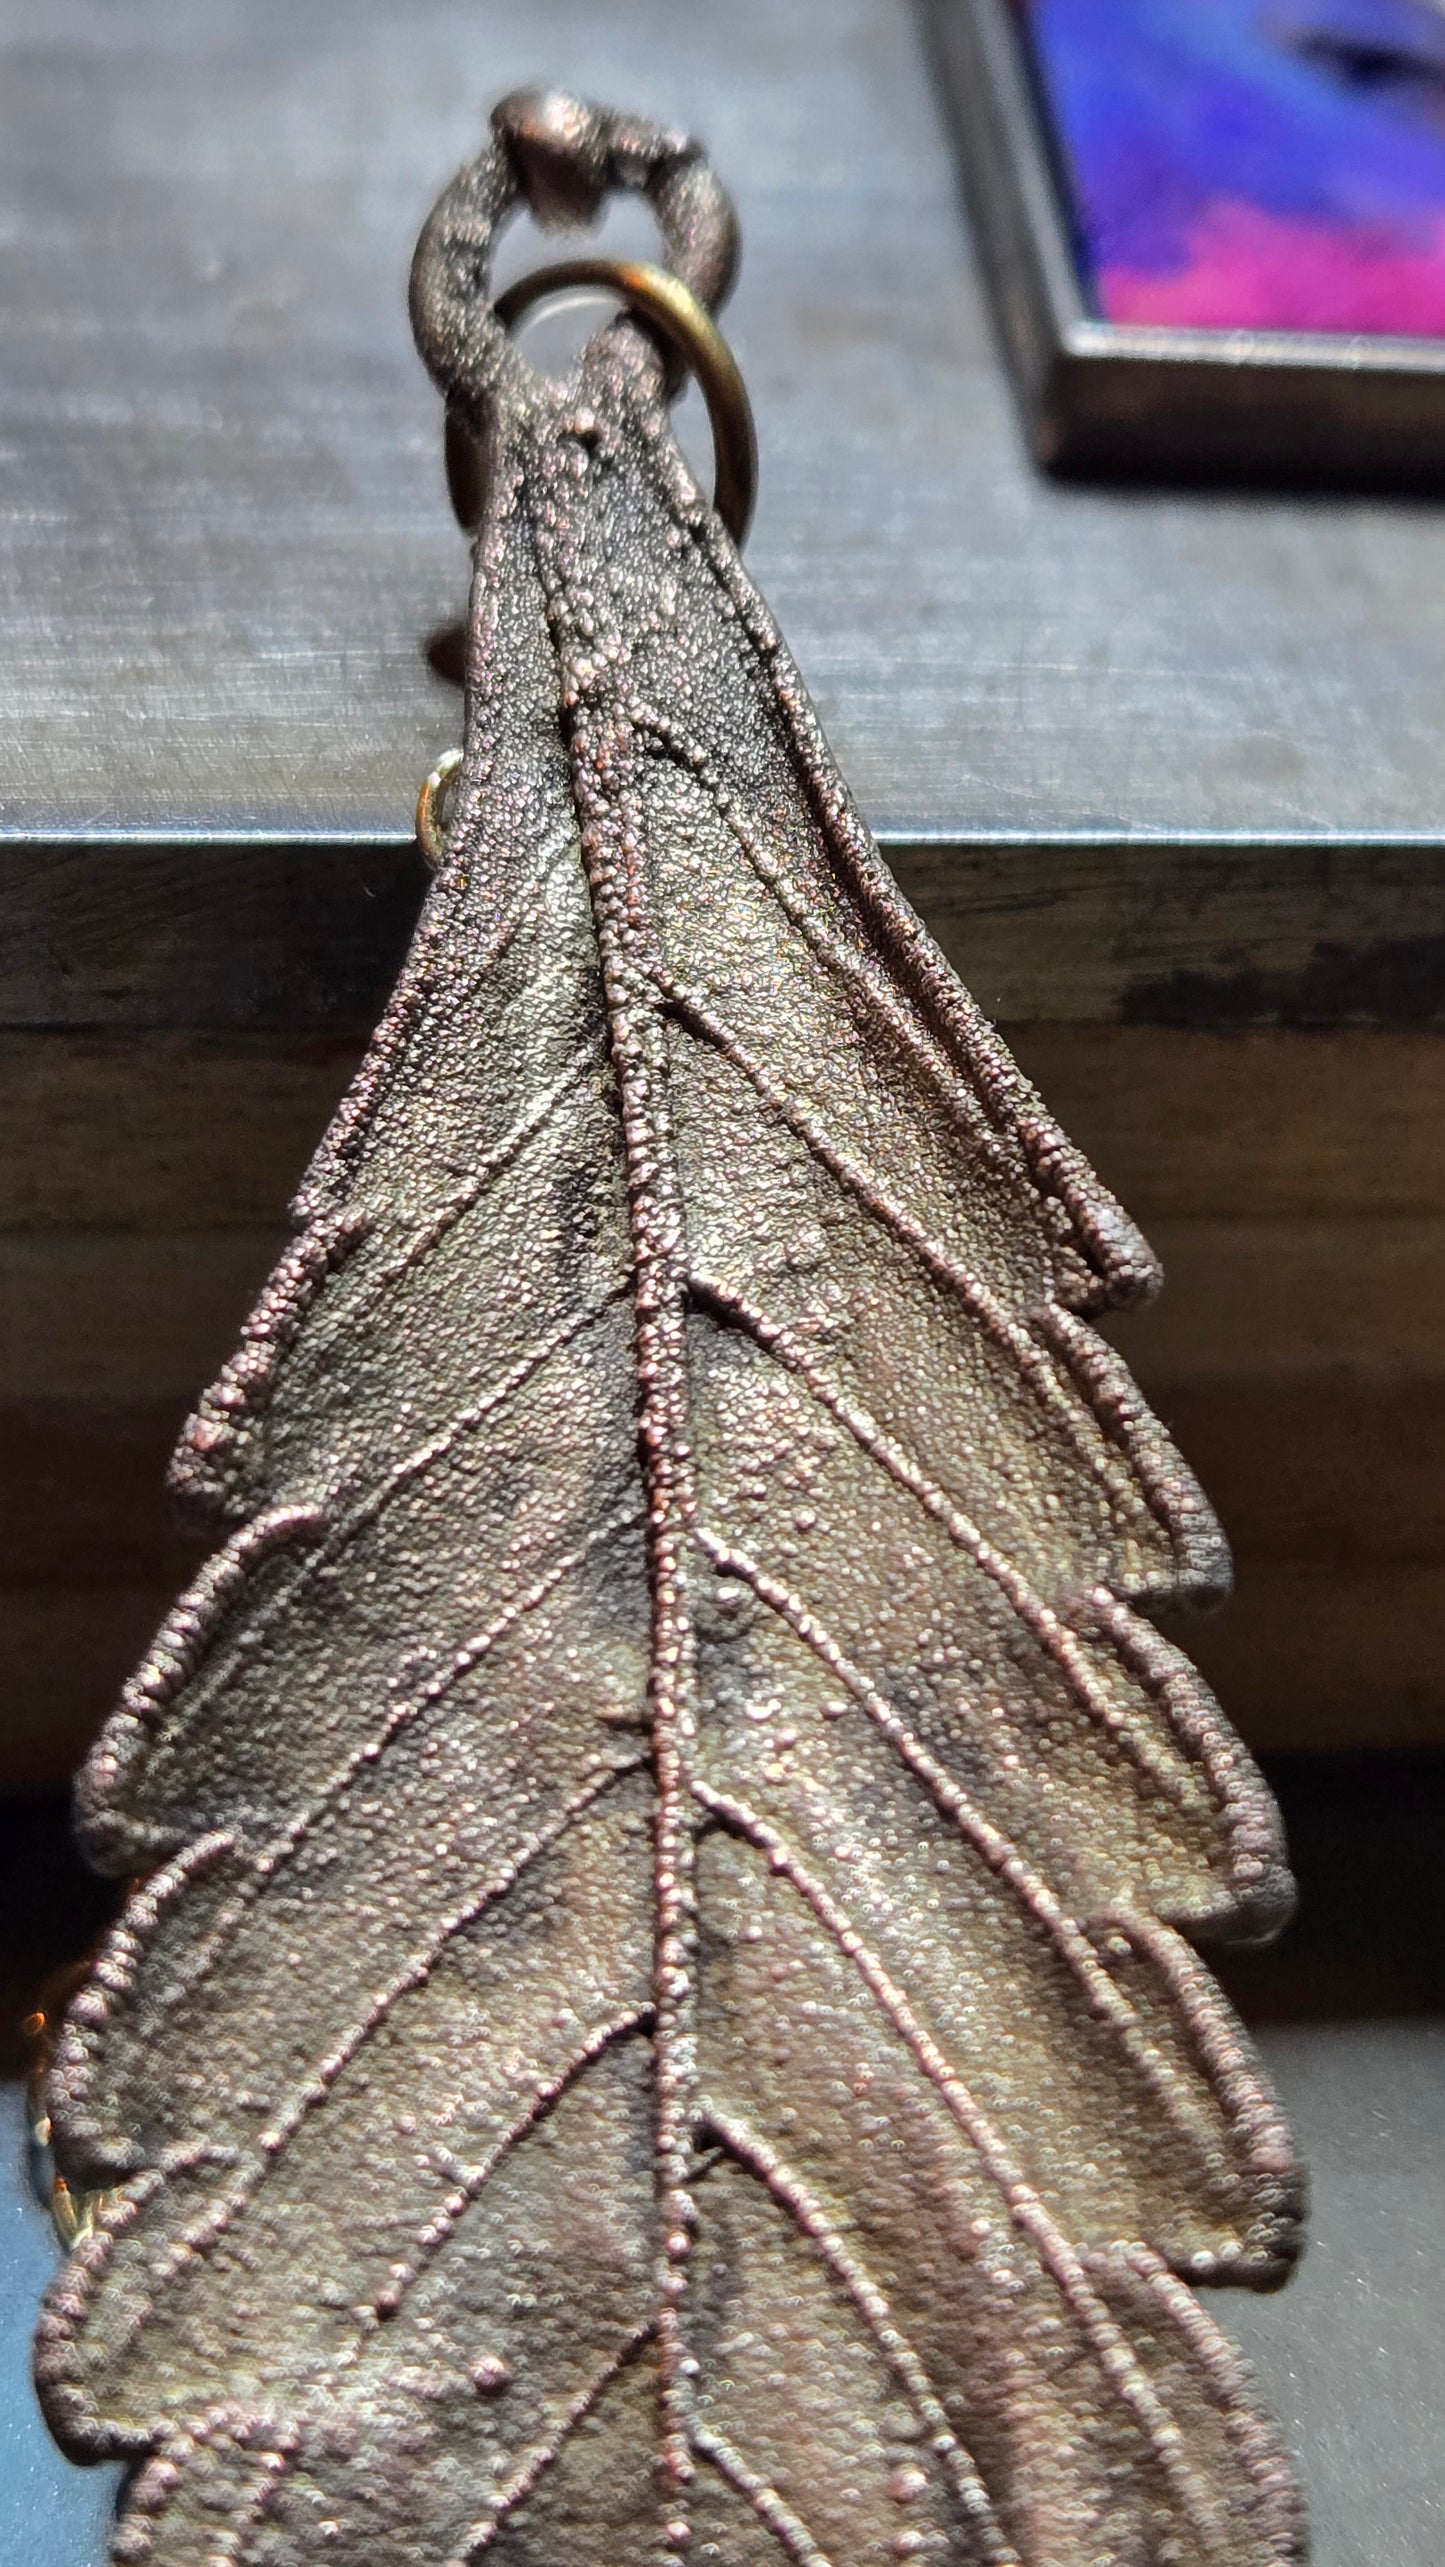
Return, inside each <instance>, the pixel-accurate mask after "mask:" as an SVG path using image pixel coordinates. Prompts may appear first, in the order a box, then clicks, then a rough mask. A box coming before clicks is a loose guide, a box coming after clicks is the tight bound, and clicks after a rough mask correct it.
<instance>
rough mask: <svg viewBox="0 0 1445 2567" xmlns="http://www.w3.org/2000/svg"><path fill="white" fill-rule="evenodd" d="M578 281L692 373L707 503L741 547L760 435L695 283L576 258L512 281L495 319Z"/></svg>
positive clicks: (505, 323) (634, 266) (658, 270)
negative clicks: (709, 446) (614, 302)
mask: <svg viewBox="0 0 1445 2567" xmlns="http://www.w3.org/2000/svg"><path fill="white" fill-rule="evenodd" d="M581 285H601V286H606V287H608V288H610V290H611V291H612V292H613V293H614V294H619V295H620V296H621V297H622V300H623V302H624V303H625V304H626V305H627V307H628V309H629V311H632V312H636V313H638V314H639V315H640V316H641V318H642V319H643V320H644V321H651V322H652V324H653V325H654V327H655V328H656V329H658V330H660V331H661V333H662V335H663V337H664V338H665V339H666V340H667V341H668V342H669V344H670V345H671V346H672V347H674V348H675V349H676V350H677V352H678V355H679V356H680V357H682V358H683V359H684V360H685V362H686V363H687V364H688V365H689V366H690V367H691V369H692V371H693V373H694V374H695V375H696V377H697V380H698V384H699V386H700V388H701V391H702V397H703V399H704V401H705V402H706V403H707V415H708V419H709V421H710V423H711V426H712V439H713V454H714V457H715V465H714V482H713V502H712V504H713V506H714V508H715V509H716V510H717V513H718V515H719V516H720V517H721V519H722V521H723V524H724V525H725V526H726V528H727V530H728V533H729V534H730V535H731V537H732V539H733V542H734V543H735V544H737V545H739V546H741V544H742V541H743V538H744V536H745V535H746V534H747V531H748V527H749V526H750V524H751V523H752V514H753V502H754V500H755V499H756V497H757V490H758V441H757V435H756V432H755V430H754V427H753V409H752V403H751V402H750V401H749V399H748V392H747V385H746V384H745V383H744V381H743V378H742V375H741V374H740V372H739V370H738V362H737V359H736V357H735V356H734V355H733V352H732V349H731V348H730V347H729V346H728V343H727V341H726V339H725V338H724V337H723V334H722V332H721V330H720V329H719V328H718V326H717V323H716V322H715V321H714V319H713V317H712V314H711V313H710V312H709V311H708V309H707V307H706V305H705V304H703V303H700V302H699V301H698V298H697V296H696V295H695V294H694V293H693V291H692V288H691V287H690V286H687V285H684V284H683V281H682V279H681V277H680V276H673V275H672V274H671V272H670V271H669V270H668V269H667V268H665V267H649V266H647V265H645V264H644V263H643V262H641V261H638V260H633V259H617V258H574V259H564V260H562V261H561V263H560V264H559V265H558V266H556V267H539V268H536V269H534V270H533V272H532V274H531V275H530V276H524V277H521V278H519V280H518V282H517V283H516V284H515V285H509V286H508V287H507V289H506V291H505V293H503V294H499V295H498V296H497V300H496V306H495V309H496V315H497V319H498V320H499V321H500V322H501V324H502V327H503V329H506V330H509V329H511V327H512V325H513V323H514V322H517V321H520V319H521V317H522V315H523V313H524V312H530V310H531V308H532V306H533V304H534V303H540V302H541V301H542V299H543V297H544V296H545V295H548V294H565V293H566V292H567V291H568V290H569V289H575V288H576V287H578V286H581Z"/></svg>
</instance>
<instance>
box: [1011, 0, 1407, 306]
mask: <svg viewBox="0 0 1445 2567" xmlns="http://www.w3.org/2000/svg"><path fill="white" fill-rule="evenodd" d="M1015 5H1016V7H1017V8H1018V11H1019V14H1020V16H1021V18H1022V20H1023V24H1024V32H1025V37H1026V40H1027V42H1028V44H1029V47H1030V50H1031V53H1032V57H1033V62H1034V67H1035V71H1036V74H1037V78H1038V84H1039V87H1040V90H1041V92H1042V95H1043V99H1044V104H1045V108H1046V111H1047V113H1048V115H1049V118H1050V121H1051V123H1052V126H1053V131H1054V136H1055V140H1056V143H1057V146H1058V153H1059V158H1060V161H1061V163H1062V167H1063V172H1064V176H1065V180H1066V183H1067V185H1068V188H1069V190H1070V194H1071V197H1072V203H1071V207H1070V212H1071V216H1072V220H1073V225H1074V231H1075V238H1076V241H1077V244H1078V255H1079V260H1080V265H1081V268H1082V270H1083V277H1084V283H1085V287H1086V291H1087V292H1088V294H1089V296H1090V299H1091V301H1092V303H1093V306H1094V308H1095V310H1096V311H1098V312H1099V313H1100V314H1101V315H1102V316H1103V318H1104V319H1106V320H1109V321H1130V322H1158V323H1165V324H1171V325H1182V326H1186V327H1192V328H1196V329H1219V330H1239V329H1247V330H1255V329H1263V330H1328V331H1347V332H1368V333H1377V332H1385V333H1404V334H1407V335H1410V336H1420V337H1432V338H1445V0H1015Z"/></svg>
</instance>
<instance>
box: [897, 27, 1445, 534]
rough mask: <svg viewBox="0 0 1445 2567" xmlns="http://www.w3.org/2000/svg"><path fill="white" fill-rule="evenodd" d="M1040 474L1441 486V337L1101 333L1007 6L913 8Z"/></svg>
mask: <svg viewBox="0 0 1445 2567" xmlns="http://www.w3.org/2000/svg"><path fill="white" fill-rule="evenodd" d="M920 6H921V9H922V14H923V19H924V24H925V28H926V31H927V34H928V38H929V42H930V45H931V49H932V53H933V59H934V62H935V65H936V68H937V73H938V77H939V80H940V83H941V86H942V89H943V92H944V96H945V99H946V102H947V106H948V110H949V114H950V117H951V119H952V122H953V125H954V129H955V132H956V134H957V138H958V143H959V150H960V157H961V161H962V169H963V181H964V187H965V191H966V194H967V198H968V204H969V210H970V212H971V214H972V216H973V220H974V225H975V229H976V231H977V234H978V240H979V246H980V250H981V254H982V259H983V265H984V269H985V272H986V275H987V278H988V282H989V286H990V289H991V292H992V296H993V301H994V307H995V311H996V314H997V318H998V323H999V328H1000V331H1001V333H1002V336H1003V339H1004V341H1005V344H1006V346H1007V349H1008V353H1009V357H1010V359H1011V362H1012V365H1013V369H1014V373H1015V377H1016V380H1017V383H1018V387H1019V391H1020V395H1021V397H1022V400H1023V404H1024V409H1025V413H1026V416H1027V419H1028V424H1029V430H1030V434H1031V437H1032V441H1033V446H1034V451H1035V453H1036V454H1037V456H1038V458H1039V461H1040V462H1041V463H1043V464H1045V465H1048V466H1049V467H1051V468H1052V469H1054V470H1056V471H1060V472H1070V471H1073V472H1105V473H1131V474H1151V473H1152V474H1168V475H1174V474H1187V475H1191V476H1193V475H1218V476H1222V477H1229V478H1241V477H1247V478H1261V479H1272V480H1279V479H1284V480H1291V481H1347V482H1355V483H1376V484H1379V483H1389V484H1396V485H1401V484H1403V485H1413V486H1415V487H1435V488H1440V487H1445V339H1417V338H1405V337H1399V338H1395V337H1388V338H1387V337H1366V336H1347V335H1344V334H1340V335H1335V334H1331V333H1325V332H1315V331H1283V330H1238V331H1226V330H1196V329H1167V328H1154V327H1142V326H1135V325H1133V324H1129V325H1124V324H1120V323H1117V322H1112V321H1103V320H1100V319H1098V318H1097V316H1096V315H1095V314H1093V313H1092V312H1091V311H1090V310H1089V308H1088V305H1087V303H1086V300H1085V297H1084V291H1083V286H1082V282H1081V278H1080V274H1079V268H1078V263H1077V260H1076V257H1075V252H1074V244H1073V239H1072V235H1071V231H1070V226H1069V220H1068V216H1067V213H1066V210H1065V201H1064V196H1063V191H1062V188H1061V184H1060V180H1059V176H1058V172H1057V168H1056V162H1055V155H1054V150H1053V145H1052V140H1051V137H1050V135H1049V132H1048V129H1047V125H1046V122H1045V118H1044V115H1043V112H1042V109H1041V107H1040V105H1039V102H1038V99H1037V96H1036V93H1035V88H1034V81H1033V75H1032V70H1031V66H1030V65H1029V63H1028V61H1027V59H1026V57H1025V53H1024V48H1023V45H1022V43H1021V40H1020V37H1019V33H1018V30H1017V27H1016V26H1015V24H1014V22H1013V19H1012V17H1011V14H1010V11H1009V8H1008V5H1007V0H920Z"/></svg>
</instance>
